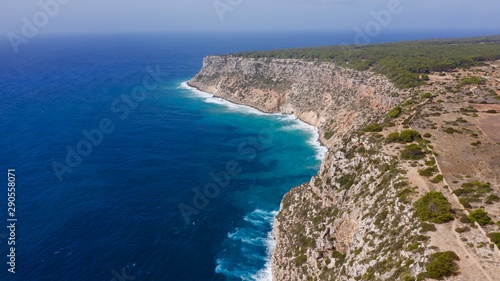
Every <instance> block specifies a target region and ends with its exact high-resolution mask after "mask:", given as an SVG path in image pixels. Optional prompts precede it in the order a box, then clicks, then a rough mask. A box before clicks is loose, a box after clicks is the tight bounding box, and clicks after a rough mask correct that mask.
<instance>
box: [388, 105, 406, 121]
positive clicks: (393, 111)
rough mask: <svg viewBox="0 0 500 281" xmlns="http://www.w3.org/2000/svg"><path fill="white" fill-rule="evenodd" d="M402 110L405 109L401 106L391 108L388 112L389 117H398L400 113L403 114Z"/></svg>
mask: <svg viewBox="0 0 500 281" xmlns="http://www.w3.org/2000/svg"><path fill="white" fill-rule="evenodd" d="M402 111H403V109H402V108H401V106H396V107H395V108H393V109H391V110H390V111H389V112H388V113H387V118H390V119H394V118H397V117H399V115H401V112H402Z"/></svg>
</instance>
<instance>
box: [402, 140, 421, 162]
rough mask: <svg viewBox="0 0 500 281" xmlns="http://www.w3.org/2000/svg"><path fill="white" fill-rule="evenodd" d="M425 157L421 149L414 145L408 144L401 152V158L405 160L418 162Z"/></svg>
mask: <svg viewBox="0 0 500 281" xmlns="http://www.w3.org/2000/svg"><path fill="white" fill-rule="evenodd" d="M424 157H425V154H424V152H423V151H422V148H420V146H419V145H418V144H416V143H412V144H409V145H407V146H405V148H404V149H403V150H402V151H401V158H403V159H405V160H419V159H422V158H424Z"/></svg>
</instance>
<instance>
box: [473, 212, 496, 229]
mask: <svg viewBox="0 0 500 281" xmlns="http://www.w3.org/2000/svg"><path fill="white" fill-rule="evenodd" d="M469 219H470V220H471V221H473V222H477V223H479V225H487V224H493V221H492V220H491V218H490V217H489V216H488V212H486V211H485V210H483V209H477V210H474V211H471V212H470V213H469Z"/></svg>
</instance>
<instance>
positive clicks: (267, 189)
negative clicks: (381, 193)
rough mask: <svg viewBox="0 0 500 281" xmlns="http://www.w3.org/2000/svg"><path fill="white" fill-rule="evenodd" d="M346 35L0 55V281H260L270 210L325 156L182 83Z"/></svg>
mask: <svg viewBox="0 0 500 281" xmlns="http://www.w3.org/2000/svg"><path fill="white" fill-rule="evenodd" d="M401 36H402V35H401ZM347 37H350V38H352V34H347V35H344V37H342V36H340V37H339V36H334V35H331V34H280V35H276V34H260V35H259V34H253V35H252V34H232V35H227V34H226V35H224V34H148V35H144V34H143V35H139V34H138V35H126V36H125V35H99V36H97V35H95V36H90V35H85V36H83V35H82V36H42V35H40V37H37V38H33V39H31V40H30V42H29V43H28V44H25V45H21V46H20V52H19V53H18V54H15V53H14V52H13V50H12V48H11V47H10V46H8V45H6V44H4V45H1V44H0V45H1V46H0V62H1V68H0V86H1V88H0V89H1V90H0V95H1V102H0V120H1V122H0V132H1V138H0V147H1V148H2V149H0V187H1V190H0V210H2V212H1V220H0V253H1V254H0V264H1V266H0V280H16V281H31V280H33V281H39V280H40V281H45V280H46V281H67V280H73V281H79V280H116V281H122V280H157V281H162V280H181V281H183V280H195V281H199V280H207V281H208V280H270V267H269V259H270V254H271V252H272V248H273V241H272V238H271V234H270V232H271V230H272V224H273V218H274V216H275V214H276V212H277V211H278V209H279V204H280V201H281V198H282V197H283V195H284V194H285V193H286V192H287V191H289V190H290V189H291V188H292V187H294V186H296V185H299V184H301V183H303V182H306V181H308V180H309V179H310V178H311V176H313V175H314V174H315V173H316V172H317V170H318V169H319V165H320V162H321V157H322V155H323V154H324V149H323V148H321V147H320V146H319V144H318V143H317V141H316V140H317V133H316V131H315V130H314V129H313V128H311V127H310V126H307V125H305V124H303V123H301V122H299V121H298V120H296V119H295V118H294V117H293V116H285V115H279V114H263V113H261V112H259V111H257V110H255V109H253V108H249V107H246V106H239V105H235V104H231V103H229V102H226V101H224V100H221V99H218V98H214V97H212V96H211V95H209V94H207V93H203V92H200V91H197V90H194V89H191V88H189V87H188V86H187V85H186V84H185V82H186V81H187V80H189V79H190V78H191V77H193V76H194V75H195V74H196V73H197V71H198V70H199V69H200V68H201V63H202V59H203V57H204V56H206V55H210V54H225V53H231V52H237V51H244V50H263V49H276V48H288V47H306V46H316V45H328V44H335V43H340V42H341V41H343V38H347ZM383 38H387V37H381V39H380V40H382V39H383ZM417 38H418V37H417ZM7 169H15V173H14V174H15V180H16V192H15V193H16V194H15V195H16V198H15V211H16V212H15V218H16V219H17V222H16V225H15V243H16V244H15V272H16V273H15V274H13V273H10V272H8V271H7V269H8V268H9V265H8V264H7V262H8V259H9V258H8V257H7V255H9V254H10V249H9V248H10V247H11V246H9V245H8V241H9V240H8V238H9V236H10V235H11V233H10V232H9V231H8V229H7V228H6V226H7V225H9V223H8V222H7V218H8V213H7V202H8V201H7ZM2 186H3V187H2Z"/></svg>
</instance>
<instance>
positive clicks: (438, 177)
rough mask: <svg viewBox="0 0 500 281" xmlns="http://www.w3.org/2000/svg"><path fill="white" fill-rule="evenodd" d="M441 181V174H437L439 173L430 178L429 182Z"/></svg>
mask: <svg viewBox="0 0 500 281" xmlns="http://www.w3.org/2000/svg"><path fill="white" fill-rule="evenodd" d="M441 181H443V175H441V174H439V175H436V176H435V177H434V178H433V179H432V180H431V182H432V183H438V182H441Z"/></svg>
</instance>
